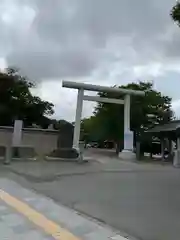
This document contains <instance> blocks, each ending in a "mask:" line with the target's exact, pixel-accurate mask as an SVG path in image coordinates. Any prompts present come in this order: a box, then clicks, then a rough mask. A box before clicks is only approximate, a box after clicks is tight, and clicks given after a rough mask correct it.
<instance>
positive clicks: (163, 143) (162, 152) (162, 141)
mask: <svg viewBox="0 0 180 240" xmlns="http://www.w3.org/2000/svg"><path fill="white" fill-rule="evenodd" d="M164 145H165V141H164V138H162V139H161V157H162V161H164V160H165V159H164Z"/></svg>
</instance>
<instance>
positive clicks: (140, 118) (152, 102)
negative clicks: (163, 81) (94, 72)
mask: <svg viewBox="0 0 180 240" xmlns="http://www.w3.org/2000/svg"><path fill="white" fill-rule="evenodd" d="M121 88H125V89H133V90H141V91H145V92H146V94H145V96H144V97H140V96H131V120H130V126H131V130H132V131H134V132H135V133H142V132H143V131H144V130H146V129H148V128H150V127H152V126H154V125H155V124H158V123H160V124H161V123H166V122H168V121H170V120H171V119H173V112H172V110H171V98H169V97H168V96H163V95H162V94H161V93H160V92H158V91H156V90H154V89H153V84H152V83H151V82H139V83H130V84H128V85H126V86H121ZM98 95H99V96H100V97H106V98H118V99H123V95H122V94H117V93H98ZM150 115H153V118H152V117H151V116H150ZM94 118H96V122H99V123H100V124H99V128H100V129H103V130H102V131H101V132H103V137H104V140H114V141H115V142H116V143H118V142H119V141H121V142H123V136H124V134H123V133H124V106H123V105H117V104H109V103H98V105H97V107H96V108H95V112H94ZM118 145H119V144H118Z"/></svg>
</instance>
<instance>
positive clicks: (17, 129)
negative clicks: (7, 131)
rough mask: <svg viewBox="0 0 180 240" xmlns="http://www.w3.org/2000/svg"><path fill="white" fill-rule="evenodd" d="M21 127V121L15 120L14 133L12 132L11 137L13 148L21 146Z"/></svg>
mask: <svg viewBox="0 0 180 240" xmlns="http://www.w3.org/2000/svg"><path fill="white" fill-rule="evenodd" d="M22 125H23V121H21V120H15V123H14V131H13V136H12V146H14V147H18V146H20V145H21V140H22Z"/></svg>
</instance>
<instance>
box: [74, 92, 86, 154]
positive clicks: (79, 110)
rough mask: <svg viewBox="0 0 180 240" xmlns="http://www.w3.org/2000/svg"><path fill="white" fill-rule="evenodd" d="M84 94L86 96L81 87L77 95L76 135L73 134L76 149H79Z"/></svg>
mask: <svg viewBox="0 0 180 240" xmlns="http://www.w3.org/2000/svg"><path fill="white" fill-rule="evenodd" d="M83 96H84V90H83V89H79V90H78V96H77V107H76V119H75V127H74V136H73V147H74V148H76V149H79V138H80V127H81V114H82V107H83Z"/></svg>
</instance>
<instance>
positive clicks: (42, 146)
mask: <svg viewBox="0 0 180 240" xmlns="http://www.w3.org/2000/svg"><path fill="white" fill-rule="evenodd" d="M12 135H13V127H0V146H10V145H11V143H12ZM57 140H58V131H56V130H49V129H47V130H44V129H31V128H29V129H27V128H24V129H23V130H22V143H21V145H25V146H32V147H34V149H35V151H36V153H37V154H38V155H42V154H46V153H49V152H51V151H52V150H54V149H56V148H57Z"/></svg>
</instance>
